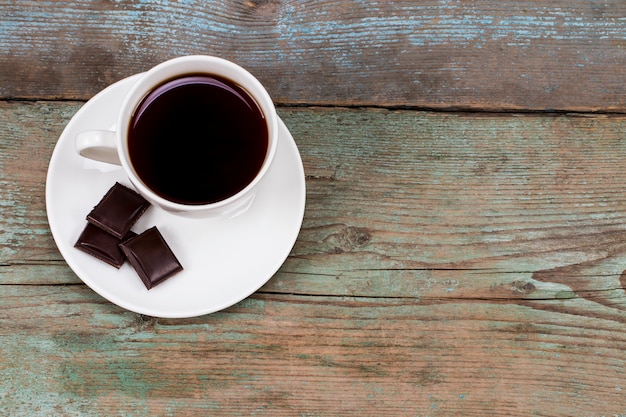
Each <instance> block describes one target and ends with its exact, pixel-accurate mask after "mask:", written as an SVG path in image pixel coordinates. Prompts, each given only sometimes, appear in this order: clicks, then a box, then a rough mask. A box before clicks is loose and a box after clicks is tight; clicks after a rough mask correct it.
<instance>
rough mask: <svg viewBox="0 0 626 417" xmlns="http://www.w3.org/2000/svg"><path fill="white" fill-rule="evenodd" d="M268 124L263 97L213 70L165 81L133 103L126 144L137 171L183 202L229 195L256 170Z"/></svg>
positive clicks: (155, 188)
mask: <svg viewBox="0 0 626 417" xmlns="http://www.w3.org/2000/svg"><path fill="white" fill-rule="evenodd" d="M267 148H268V129H267V124H266V121H265V117H264V115H263V112H262V111H261V109H260V108H259V106H258V104H257V102H256V101H255V100H254V99H253V98H252V97H251V96H250V95H249V94H248V93H247V92H246V91H245V90H244V89H243V88H242V87H240V86H239V85H237V84H235V83H233V82H232V81H230V80H227V79H224V78H221V77H216V76H213V75H207V74H190V75H186V76H182V77H179V78H176V79H173V80H170V81H167V82H165V83H163V84H162V85H160V86H158V87H157V88H155V89H154V90H152V92H151V93H150V94H148V95H147V96H146V97H145V98H144V99H143V101H142V102H141V104H140V105H139V106H138V107H137V109H136V110H135V113H134V114H133V116H132V119H131V123H130V126H129V129H128V151H129V155H130V160H131V163H132V165H133V167H134V169H135V172H136V173H137V176H138V177H139V178H140V179H141V180H142V181H143V182H144V184H145V185H146V186H148V187H149V188H150V189H151V190H153V191H154V192H155V193H156V194H158V195H159V196H161V197H163V198H165V199H167V200H170V201H173V202H177V203H183V204H206V203H213V202H216V201H220V200H223V199H226V198H228V197H230V196H232V195H234V194H236V193H237V192H239V191H241V190H242V189H243V188H245V187H246V186H247V185H248V184H249V183H250V182H251V181H252V180H253V179H254V177H255V176H256V175H257V173H258V172H259V170H260V169H261V165H262V164H263V161H264V160H265V156H266V153H267Z"/></svg>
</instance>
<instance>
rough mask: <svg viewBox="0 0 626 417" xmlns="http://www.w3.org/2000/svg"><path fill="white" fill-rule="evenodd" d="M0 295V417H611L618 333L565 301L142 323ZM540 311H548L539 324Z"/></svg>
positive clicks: (107, 312) (69, 289)
mask: <svg viewBox="0 0 626 417" xmlns="http://www.w3.org/2000/svg"><path fill="white" fill-rule="evenodd" d="M2 294H3V296H2V299H1V300H2V311H3V314H2V316H0V357H1V358H3V360H2V361H0V372H1V373H2V375H3V380H4V383H3V384H1V385H0V407H1V408H2V410H3V411H4V412H7V413H9V414H10V415H30V416H44V415H45V416H48V415H52V414H54V415H81V416H105V415H106V416H110V415H131V414H132V415H135V416H149V415H161V416H173V415H180V414H185V415H193V416H195V415H198V416H200V415H207V413H208V414H213V413H219V414H220V415H242V414H245V415H251V414H254V415H257V414H258V415H271V416H293V415H307V416H353V415H355V414H367V415H381V416H383V415H402V416H416V415H417V416H424V415H428V416H437V415H455V414H459V413H462V414H463V415H465V416H484V415H487V414H489V415H508V416H529V415H534V416H589V415H617V414H623V413H624V411H626V410H625V409H624V406H625V403H624V396H623V390H624V389H625V388H626V387H625V386H624V384H623V382H624V381H623V365H624V363H625V361H626V351H625V350H624V349H623V346H624V343H625V342H626V336H625V334H626V333H625V330H626V324H625V323H624V322H616V321H614V320H611V319H606V318H603V317H596V316H595V315H594V314H593V311H591V312H590V313H589V314H572V313H570V312H568V310H574V309H575V307H576V305H577V304H578V303H580V302H581V300H565V301H561V302H554V301H552V302H549V303H545V302H542V301H536V302H527V303H515V302H512V303H511V302H506V303H498V302H493V301H475V302H468V301H467V300H449V301H444V302H435V303H432V302H418V301H414V300H401V299H381V298H351V297H300V296H288V295H270V294H265V295H256V296H254V297H252V298H250V299H247V300H245V301H244V302H242V303H239V304H238V305H236V306H234V307H232V308H230V309H228V310H225V311H223V312H220V313H216V314H213V315H209V316H204V317H198V318H194V319H185V320H162V319H158V320H156V319H149V318H145V317H141V316H137V315H135V314H132V313H128V312H124V311H120V310H119V309H117V308H116V307H115V306H112V305H111V304H109V303H107V302H104V301H103V300H102V299H100V298H99V297H98V296H97V295H95V294H93V293H92V292H91V291H89V290H88V289H87V288H85V287H83V286H66V287H50V286H3V293H2ZM546 304H550V305H552V306H554V307H557V306H560V308H562V309H563V311H554V312H552V313H551V314H545V312H544V311H542V310H543V308H544V307H545V306H546ZM433 319H436V321H433ZM7 382H8V383H7Z"/></svg>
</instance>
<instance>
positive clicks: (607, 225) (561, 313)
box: [0, 101, 626, 416]
mask: <svg viewBox="0 0 626 417" xmlns="http://www.w3.org/2000/svg"><path fill="white" fill-rule="evenodd" d="M80 105H81V103H74V102H6V101H5V102H0V119H1V120H3V121H4V123H3V124H2V125H1V126H0V146H2V149H1V152H0V170H1V171H0V172H1V176H0V177H1V178H2V187H1V188H0V201H3V202H4V203H3V204H4V205H5V206H4V208H3V211H2V216H1V217H0V222H1V227H0V229H1V230H3V232H2V233H0V254H1V258H0V265H2V266H0V290H1V296H0V311H1V314H0V358H1V360H0V374H1V375H2V377H3V381H4V383H3V384H2V385H0V409H2V410H7V411H8V412H9V413H10V415H32V416H44V415H45V416H48V415H81V416H105V415H106V416H110V415H136V416H148V415H163V416H173V415H192V416H194V415H197V416H201V415H207V414H220V415H242V414H245V415H268V416H270V415H271V416H293V415H305V416H331V415H332V416H351V415H355V414H366V415H381V416H382V415H402V416H405V415H406V416H444V415H454V414H463V415H468V416H482V415H486V414H489V415H510V416H528V415H533V416H596V415H597V416H600V415H620V414H624V413H625V412H626V401H624V399H623V398H624V395H623V390H624V389H625V388H626V387H625V386H624V384H623V378H622V376H623V369H624V365H625V364H626V353H624V352H625V350H624V349H623V346H624V343H625V341H626V336H624V335H625V334H626V296H625V295H626V294H625V293H624V288H625V286H624V283H626V279H624V278H623V277H622V274H623V271H624V269H626V243H625V242H626V226H624V223H625V222H624V211H623V206H624V191H623V190H624V189H625V188H626V184H624V183H625V181H626V180H625V179H624V176H623V175H622V173H623V172H624V164H625V163H624V162H623V161H624V160H626V159H625V156H626V143H625V142H624V140H623V139H624V132H625V129H624V127H625V126H626V118H625V117H623V116H606V115H594V116H584V117H583V116H554V115H553V116H545V115H539V114H537V115H530V114H527V115H503V114H471V113H433V112H415V111H399V110H398V111H389V110H380V109H340V108H335V109H330V108H299V107H298V108H288V107H285V108H280V109H279V113H280V115H281V118H282V119H283V120H284V121H285V123H286V124H287V125H288V126H289V128H290V130H291V131H292V134H293V135H294V138H295V140H296V143H297V144H298V147H299V149H300V152H301V154H302V157H303V161H304V165H305V172H306V174H307V208H306V213H305V220H304V224H303V229H302V232H301V234H300V236H299V239H298V242H297V243H296V246H295V247H294V249H293V251H292V254H291V255H290V257H289V259H288V260H287V262H286V263H285V265H284V266H283V267H282V268H281V270H280V271H279V273H278V274H277V275H276V276H275V277H274V278H273V279H272V280H270V281H269V282H268V284H267V285H266V286H265V287H264V288H262V289H261V290H260V291H259V292H258V293H256V294H255V295H254V296H252V297H251V298H248V299H246V300H244V301H242V302H241V303H239V304H237V305H236V306H233V307H232V308H230V309H227V310H225V311H222V312H219V313H217V314H212V315H208V316H203V317H198V318H193V319H185V320H163V319H154V318H150V317H144V316H140V315H136V314H133V313H130V312H127V311H124V310H122V309H120V308H118V307H117V306H115V305H113V304H111V303H109V302H108V301H106V300H104V299H103V298H101V297H100V296H98V295H97V294H95V293H93V291H91V290H90V289H88V288H87V287H85V286H84V285H82V284H81V283H80V281H79V280H78V279H77V278H76V277H75V276H74V275H73V274H72V273H71V271H70V270H69V268H68V267H67V266H66V265H65V264H64V262H63V260H62V258H61V257H60V255H59V254H58V252H57V251H56V248H55V246H54V242H53V241H52V238H51V236H50V232H49V230H48V229H47V225H46V219H45V206H44V199H43V196H44V184H45V174H46V169H45V167H47V161H48V159H49V157H50V155H51V153H52V149H53V147H54V144H55V142H56V140H57V138H58V135H59V134H60V132H61V130H62V128H63V127H64V125H65V124H66V123H67V122H68V121H69V119H70V118H71V116H72V115H73V114H74V113H75V112H76V111H77V110H78V108H79V107H80Z"/></svg>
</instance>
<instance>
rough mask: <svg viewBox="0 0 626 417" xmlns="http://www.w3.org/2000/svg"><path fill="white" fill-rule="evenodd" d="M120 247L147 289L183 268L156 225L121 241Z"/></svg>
mask: <svg viewBox="0 0 626 417" xmlns="http://www.w3.org/2000/svg"><path fill="white" fill-rule="evenodd" d="M120 248H122V250H123V251H124V253H125V254H126V257H127V258H128V262H130V264H131V265H132V266H133V268H135V271H137V274H138V275H139V277H140V278H141V280H142V281H143V283H144V285H145V286H146V288H147V289H150V288H152V287H154V286H155V285H158V284H160V283H162V282H163V281H165V280H166V279H168V278H169V277H171V276H172V275H174V274H175V273H177V272H180V271H182V270H183V267H182V265H181V264H180V262H178V259H176V256H174V253H173V252H172V250H171V249H170V247H169V246H168V244H167V242H165V239H163V236H162V235H161V233H160V232H159V230H158V229H157V228H156V226H154V227H151V228H150V229H148V230H146V231H145V232H143V233H141V234H140V235H138V236H136V237H134V238H131V239H129V240H127V241H125V242H123V243H121V244H120Z"/></svg>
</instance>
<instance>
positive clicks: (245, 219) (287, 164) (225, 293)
mask: <svg viewBox="0 0 626 417" xmlns="http://www.w3.org/2000/svg"><path fill="white" fill-rule="evenodd" d="M135 77H136V75H135V76H133V77H129V78H126V79H124V80H121V81H119V82H117V83H115V84H113V85H111V86H110V87H108V88H106V89H105V90H103V91H101V92H100V93H98V94H97V95H96V96H94V97H93V98H92V99H91V100H89V101H88V102H87V103H86V104H85V105H84V106H83V107H82V108H81V109H80V110H79V111H78V112H77V113H76V115H75V116H74V117H73V118H72V120H71V121H70V122H69V123H68V125H67V126H66V128H65V130H64V131H63V133H62V134H61V137H60V138H59V141H58V143H57V144H56V147H55V149H54V152H53V154H52V158H51V160H50V166H49V167H48V177H47V181H46V208H47V212H48V221H49V223H50V229H51V230H52V235H53V236H54V240H55V241H56V244H57V246H58V248H59V251H60V252H61V255H63V257H64V258H65V260H66V262H67V263H68V264H69V266H70V267H71V268H72V270H73V271H74V272H75V273H76V275H78V276H79V277H80V279H82V280H83V282H84V283H85V284H87V285H88V286H89V287H91V288H92V289H93V290H94V291H95V292H97V293H98V294H100V295H101V296H103V297H104V298H106V299H107V300H109V301H111V302H113V303H115V304H117V305H118V306H120V307H123V308H125V309H128V310H130V311H134V312H136V313H140V314H145V315H149V316H154V317H194V316H199V315H203V314H208V313H212V312H215V311H218V310H221V309H224V308H226V307H229V306H231V305H233V304H235V303H237V302H239V301H241V300H243V299H244V298H246V297H248V296H249V295H250V294H252V293H253V292H255V291H256V290H258V289H259V288H260V287H261V286H262V285H263V284H265V283H266V282H267V281H268V280H269V279H270V278H271V277H272V276H273V275H274V274H275V273H276V271H277V270H278V269H279V268H280V266H281V265H282V264H283V262H284V261H285V259H286V258H287V256H288V255H289V252H290V251H291V249H292V247H293V245H294V243H295V241H296V238H297V236H298V233H299V231H300V226H301V225H302V219H303V216H304V203H305V181H304V169H303V167H302V160H301V159H300V154H299V152H298V148H297V147H296V144H295V142H294V140H293V137H292V136H291V134H290V133H289V130H288V129H287V127H286V126H285V125H284V123H283V122H282V121H279V125H280V132H279V142H278V149H277V152H276V156H275V159H274V162H273V164H272V167H271V169H270V171H269V172H268V173H267V175H266V177H265V178H264V179H263V180H262V182H261V183H260V184H259V185H260V186H259V189H258V191H257V193H256V196H255V198H254V201H253V202H252V205H251V206H250V207H249V209H248V210H247V211H246V212H244V213H242V214H239V215H237V216H235V217H233V218H224V217H218V218H210V219H203V220H198V219H188V218H182V217H178V216H175V215H173V214H170V213H167V212H165V211H163V210H161V209H159V208H157V207H150V208H149V209H148V210H147V211H146V213H145V214H144V215H143V216H142V217H141V218H140V219H139V221H138V222H137V223H136V224H135V226H134V227H133V229H132V230H134V231H135V232H141V231H143V230H145V229H147V228H149V227H151V226H154V225H156V226H157V227H158V228H159V230H160V231H161V233H162V234H163V236H164V238H165V240H166V241H167V242H168V244H169V245H170V247H171V248H172V250H173V251H174V253H175V254H176V256H177V257H178V259H179V260H180V262H181V264H182V265H183V267H184V270H183V271H182V272H180V273H178V274H177V275H174V276H173V277H171V278H170V279H169V280H167V281H165V282H164V283H162V284H160V285H158V286H157V287H155V288H153V289H151V290H149V291H148V290H147V289H146V287H144V285H143V283H142V282H141V279H139V277H138V276H137V274H136V273H135V271H134V270H133V269H132V267H131V266H130V265H129V264H128V263H125V264H124V265H123V266H122V268H121V269H119V270H117V269H115V268H113V267H111V266H109V265H107V264H105V263H104V262H101V261H99V260H97V259H96V258H93V257H91V256H90V255H87V254H85V253H83V252H81V251H79V250H78V249H76V248H74V243H75V242H76V240H77V239H78V236H79V235H80V233H81V231H82V230H83V228H84V227H85V224H86V221H85V216H86V215H87V213H89V211H90V210H91V209H92V208H93V206H95V205H96V204H97V203H98V202H99V201H100V199H101V198H102V196H103V195H104V194H105V193H106V191H107V190H108V189H109V188H110V187H111V186H113V184H114V183H115V182H116V181H118V182H120V183H122V184H124V185H126V186H129V187H130V182H129V181H128V179H127V178H126V176H125V175H124V173H123V171H122V169H121V168H119V167H114V166H111V165H108V164H104V163H99V162H94V161H90V160H87V159H84V158H82V157H80V156H79V155H78V154H77V153H76V151H75V149H74V138H75V136H76V134H77V133H79V132H81V131H84V130H95V129H110V128H111V127H112V126H113V125H114V123H115V118H116V111H117V109H118V108H119V107H120V105H121V102H122V99H123V97H124V95H125V93H126V91H127V90H128V89H129V87H130V85H131V84H132V83H133V79H134V78H135Z"/></svg>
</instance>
